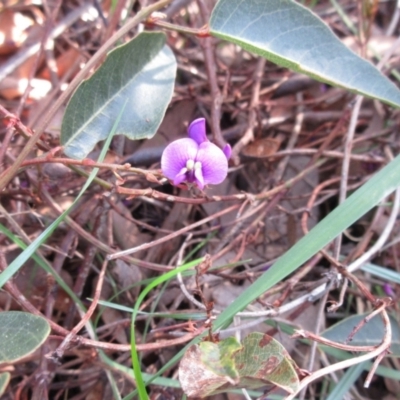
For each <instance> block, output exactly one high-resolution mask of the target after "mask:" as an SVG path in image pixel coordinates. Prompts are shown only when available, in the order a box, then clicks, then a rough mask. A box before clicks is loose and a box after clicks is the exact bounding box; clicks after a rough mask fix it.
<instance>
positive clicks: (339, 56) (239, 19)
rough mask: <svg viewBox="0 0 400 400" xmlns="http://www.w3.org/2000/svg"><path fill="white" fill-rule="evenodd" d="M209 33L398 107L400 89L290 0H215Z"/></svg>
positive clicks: (275, 60) (307, 10)
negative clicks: (216, 0) (216, 1)
mask: <svg viewBox="0 0 400 400" xmlns="http://www.w3.org/2000/svg"><path fill="white" fill-rule="evenodd" d="M210 33H211V34H212V35H214V36H216V37H219V38H222V39H225V40H228V41H230V42H233V43H237V44H239V45H240V46H241V47H243V48H244V49H245V50H248V51H250V52H253V53H255V54H258V55H260V56H262V57H265V58H266V59H268V60H270V61H272V62H274V63H276V64H278V65H282V66H284V67H286V68H290V69H292V70H293V71H296V72H300V73H303V74H306V75H309V76H311V77H312V78H315V79H317V80H320V81H322V82H326V83H329V84H331V85H334V86H339V87H342V88H345V89H348V90H350V91H352V92H355V93H360V94H362V95H365V96H368V97H372V98H375V99H379V100H382V101H383V102H386V103H388V104H390V105H393V106H395V107H400V91H399V90H398V88H397V87H396V86H395V85H394V84H393V83H392V82H391V81H390V80H389V79H387V78H386V77H385V76H384V75H382V74H381V73H380V72H379V71H378V70H377V69H376V68H375V67H374V66H373V65H372V64H371V63H369V62H368V61H365V60H363V59H362V58H360V57H359V56H357V55H356V54H355V53H353V52H352V51H351V50H350V49H348V48H347V47H346V46H345V45H344V44H343V43H341V41H340V40H339V39H338V38H337V37H336V36H335V35H334V34H333V32H332V31H331V30H330V29H329V28H328V26H327V25H326V24H325V23H324V22H323V21H322V20H321V19H320V18H319V17H318V16H316V15H315V14H314V13H312V12H311V11H310V10H309V9H307V8H305V7H304V6H302V5H301V4H299V3H297V2H295V1H292V0H265V1H260V0H246V1H243V0H219V1H218V3H217V5H216V6H215V8H214V10H213V13H212V16H211V20H210Z"/></svg>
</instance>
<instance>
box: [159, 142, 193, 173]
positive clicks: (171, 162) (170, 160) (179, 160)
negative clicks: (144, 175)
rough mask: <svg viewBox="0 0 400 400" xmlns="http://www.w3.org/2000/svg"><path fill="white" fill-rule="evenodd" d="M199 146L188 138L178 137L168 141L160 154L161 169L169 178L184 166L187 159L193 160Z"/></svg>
mask: <svg viewBox="0 0 400 400" xmlns="http://www.w3.org/2000/svg"><path fill="white" fill-rule="evenodd" d="M198 148H199V146H198V145H197V143H196V142H195V141H194V140H192V139H189V138H185V139H178V140H175V141H174V142H172V143H170V144H169V145H168V146H167V147H166V148H165V150H164V152H163V154H162V156H161V170H162V172H163V174H164V175H165V176H166V177H167V178H168V179H170V180H172V181H173V180H175V177H176V176H177V175H178V174H180V173H181V171H182V170H183V169H184V168H186V163H187V161H188V160H193V161H194V160H195V158H196V154H197V150H198Z"/></svg>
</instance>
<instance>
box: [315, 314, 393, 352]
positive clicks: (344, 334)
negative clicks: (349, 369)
mask: <svg viewBox="0 0 400 400" xmlns="http://www.w3.org/2000/svg"><path fill="white" fill-rule="evenodd" d="M366 316H368V314H362V315H352V316H351V317H348V318H346V319H344V320H342V321H340V322H338V323H337V324H335V325H333V326H331V327H330V328H329V329H327V330H326V331H325V332H323V333H322V334H321V336H323V337H324V338H326V339H329V340H332V341H334V342H338V343H346V340H347V338H348V337H349V335H350V333H351V332H352V330H353V328H355V327H356V326H357V325H358V323H359V322H360V321H362V320H363V318H365V317H366ZM389 319H390V325H391V327H392V344H391V346H390V351H391V353H390V354H388V355H392V356H397V357H400V326H399V323H398V322H397V320H396V318H394V317H393V316H392V315H389ZM384 335H385V328H384V325H383V321H382V318H381V317H380V316H379V315H377V316H375V317H374V318H372V319H371V320H370V321H368V323H366V324H365V325H364V326H363V327H362V328H361V329H360V330H359V331H358V332H357V333H356V334H355V335H354V337H353V340H352V341H351V342H348V344H350V345H352V346H378V345H379V344H381V343H382V340H383V337H384Z"/></svg>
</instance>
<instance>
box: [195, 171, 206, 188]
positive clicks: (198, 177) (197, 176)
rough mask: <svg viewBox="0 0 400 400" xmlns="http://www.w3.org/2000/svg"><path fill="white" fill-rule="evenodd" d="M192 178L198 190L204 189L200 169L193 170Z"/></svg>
mask: <svg viewBox="0 0 400 400" xmlns="http://www.w3.org/2000/svg"><path fill="white" fill-rule="evenodd" d="M194 177H195V181H196V184H197V186H198V187H199V189H200V190H203V189H204V177H203V171H202V169H201V168H197V169H195V170H194Z"/></svg>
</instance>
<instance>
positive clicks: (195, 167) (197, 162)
mask: <svg viewBox="0 0 400 400" xmlns="http://www.w3.org/2000/svg"><path fill="white" fill-rule="evenodd" d="M194 169H201V162H200V161H196V162H195V164H194Z"/></svg>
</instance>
